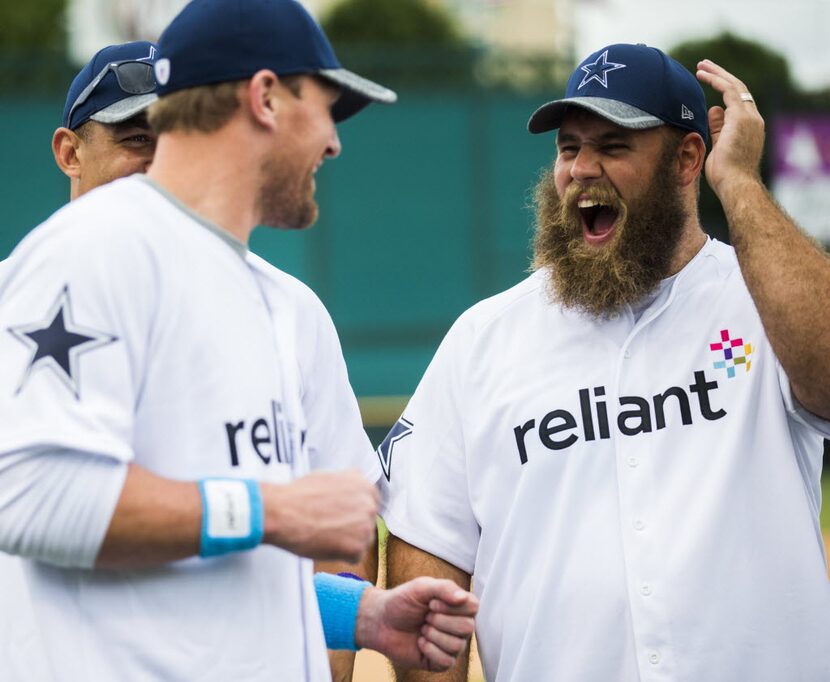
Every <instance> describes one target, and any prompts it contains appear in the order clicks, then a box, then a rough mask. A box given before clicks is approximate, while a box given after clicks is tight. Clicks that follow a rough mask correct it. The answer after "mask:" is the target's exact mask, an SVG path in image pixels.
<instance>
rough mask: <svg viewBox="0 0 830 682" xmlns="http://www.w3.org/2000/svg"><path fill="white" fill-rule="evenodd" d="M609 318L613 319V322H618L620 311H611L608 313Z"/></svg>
mask: <svg viewBox="0 0 830 682" xmlns="http://www.w3.org/2000/svg"><path fill="white" fill-rule="evenodd" d="M608 319H609V320H611V321H612V322H616V321H617V320H619V319H620V314H619V313H609V314H608Z"/></svg>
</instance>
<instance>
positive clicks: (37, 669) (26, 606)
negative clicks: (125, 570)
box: [0, 41, 157, 682]
mask: <svg viewBox="0 0 830 682" xmlns="http://www.w3.org/2000/svg"><path fill="white" fill-rule="evenodd" d="M156 49H157V48H156V46H155V45H153V44H152V43H149V42H146V41H136V42H130V43H125V44H121V45H110V46H107V47H105V48H103V49H101V50H99V51H98V52H97V53H96V54H95V56H93V57H92V59H91V60H90V61H89V62H88V63H87V64H86V65H85V66H84V67H83V68H82V69H81V70H80V71H79V72H78V74H77V75H76V76H75V78H74V79H73V80H72V84H71V85H70V86H69V90H68V92H67V95H66V104H65V106H64V110H63V115H62V125H61V126H60V127H59V128H57V129H56V130H55V132H54V134H53V135H52V151H53V153H54V156H55V163H57V165H58V168H60V170H61V171H62V172H63V173H64V174H65V175H66V176H67V177H69V179H70V196H69V198H70V200H74V199H77V198H78V197H79V196H81V195H82V194H85V193H86V192H88V191H90V190H93V189H95V188H96V187H98V186H100V185H103V184H106V183H108V182H111V181H112V180H116V179H118V178H121V177H126V176H128V175H132V174H133V173H144V172H146V170H147V168H148V167H149V165H150V162H151V161H152V160H153V152H154V151H155V146H156V135H155V133H153V131H152V130H151V129H150V126H149V124H148V123H147V113H146V110H147V107H149V106H150V104H152V103H153V102H154V101H156V95H155V94H154V90H155V87H156V81H155V76H154V74H153V64H154V63H155V59H156ZM5 266H6V261H3V262H2V263H0V270H2V268H4V267H5ZM22 570H23V565H22V562H21V560H20V558H19V557H16V556H11V555H7V554H5V553H4V552H0V585H2V589H0V613H8V614H14V620H13V621H12V620H6V619H2V618H0V662H2V665H0V669H2V671H3V675H2V679H4V680H9V681H10V682H15V681H17V680H20V681H21V682H22V681H23V680H26V681H27V682H36V681H38V680H41V679H43V680H48V679H49V677H48V673H47V671H46V669H45V668H44V667H43V664H44V662H45V661H44V657H43V656H42V655H41V654H38V653H35V652H36V650H37V649H38V648H40V647H42V642H41V640H40V637H39V633H38V631H37V629H36V627H35V625H34V623H33V621H32V611H31V604H30V603H29V593H28V587H27V585H26V582H25V578H24V576H23V574H22Z"/></svg>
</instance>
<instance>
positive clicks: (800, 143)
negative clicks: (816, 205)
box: [773, 115, 830, 178]
mask: <svg viewBox="0 0 830 682" xmlns="http://www.w3.org/2000/svg"><path fill="white" fill-rule="evenodd" d="M773 175H774V176H775V177H776V178H780V177H782V176H784V177H792V176H797V177H811V176H812V177H815V176H817V175H827V176H830V115H824V116H822V115H817V116H779V117H778V118H777V119H776V120H775V124H774V125H773Z"/></svg>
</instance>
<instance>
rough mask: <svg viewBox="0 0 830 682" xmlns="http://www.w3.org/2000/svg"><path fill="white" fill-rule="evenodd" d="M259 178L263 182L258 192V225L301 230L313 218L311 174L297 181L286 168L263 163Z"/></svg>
mask: <svg viewBox="0 0 830 682" xmlns="http://www.w3.org/2000/svg"><path fill="white" fill-rule="evenodd" d="M262 177H263V178H264V181H263V184H262V188H261V189H260V195H259V213H260V216H261V224H262V225H265V226H268V227H275V228H282V229H288V230H302V229H305V228H307V227H311V225H313V224H314V223H315V222H316V221H317V215H318V213H319V209H318V207H317V202H316V201H315V200H314V180H313V177H314V176H313V175H309V176H307V177H305V178H304V179H303V180H302V181H301V182H298V181H297V178H296V176H292V174H291V172H290V170H289V169H283V168H281V167H279V166H277V164H275V163H266V164H264V165H263V169H262Z"/></svg>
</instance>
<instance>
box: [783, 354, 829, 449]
mask: <svg viewBox="0 0 830 682" xmlns="http://www.w3.org/2000/svg"><path fill="white" fill-rule="evenodd" d="M777 369H778V383H779V385H780V387H781V395H782V397H783V399H784V405H785V407H786V408H787V413H788V414H789V415H790V419H792V420H794V421H795V422H796V423H798V424H799V425H800V426H802V427H806V428H808V429H810V430H811V431H813V432H814V433H817V434H819V435H820V436H823V437H824V438H830V421H827V420H826V419H822V418H821V417H819V416H818V415H817V414H813V413H812V412H810V410H808V409H807V408H806V407H804V406H803V405H802V404H801V403H800V402H798V398H796V397H795V395H793V389H792V385H791V384H790V380H789V378H788V377H787V373H786V372H785V371H784V368H783V367H782V366H781V364H780V363H778V365H777Z"/></svg>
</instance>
